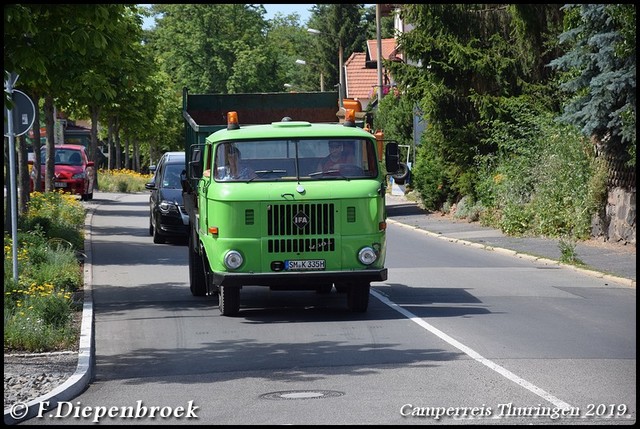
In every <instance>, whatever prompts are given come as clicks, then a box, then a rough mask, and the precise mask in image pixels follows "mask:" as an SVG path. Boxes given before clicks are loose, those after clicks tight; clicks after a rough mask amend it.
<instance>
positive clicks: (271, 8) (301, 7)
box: [262, 3, 313, 24]
mask: <svg viewBox="0 0 640 429" xmlns="http://www.w3.org/2000/svg"><path fill="white" fill-rule="evenodd" d="M262 5H263V6H264V8H265V9H266V10H267V14H266V15H265V18H266V19H272V18H273V17H274V16H275V14H276V13H278V12H281V13H282V14H283V15H289V14H292V13H294V12H295V13H297V14H298V15H300V23H301V24H305V23H306V22H307V21H308V20H309V18H310V17H311V10H310V9H311V7H312V6H313V4H265V3H263V4H262Z"/></svg>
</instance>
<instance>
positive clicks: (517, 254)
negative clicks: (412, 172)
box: [387, 219, 636, 288]
mask: <svg viewBox="0 0 640 429" xmlns="http://www.w3.org/2000/svg"><path fill="white" fill-rule="evenodd" d="M387 222H390V223H393V224H396V225H398V226H400V227H403V228H412V229H415V230H416V231H420V232H422V233H424V234H427V235H429V236H431V237H434V238H438V239H441V240H446V241H449V242H451V243H458V244H462V245H464V246H469V247H474V248H477V249H483V250H489V251H493V252H497V253H500V254H503V255H508V256H515V257H516V258H520V259H528V260H530V261H537V262H542V263H544V264H548V265H558V266H560V267H563V268H569V269H571V270H573V271H576V272H579V273H582V274H586V275H588V276H591V277H596V278H601V279H603V280H606V281H610V282H614V283H621V284H623V285H625V286H628V287H632V288H635V287H636V281H635V280H632V279H628V278H625V277H618V276H614V275H611V274H605V273H601V272H599V271H595V270H590V269H587V268H582V267H576V266H575V265H571V264H565V263H563V262H559V261H556V260H553V259H548V258H543V257H539V256H533V255H529V254H526V253H520V252H516V251H515V250H510V249H504V248H501V247H493V246H487V245H486V244H480V243H474V242H473V241H467V240H462V239H459V238H450V237H446V236H444V235H442V234H438V233H435V232H431V231H427V230H426V229H421V228H419V227H417V226H410V225H407V224H405V223H402V222H398V221H397V220H394V219H387Z"/></svg>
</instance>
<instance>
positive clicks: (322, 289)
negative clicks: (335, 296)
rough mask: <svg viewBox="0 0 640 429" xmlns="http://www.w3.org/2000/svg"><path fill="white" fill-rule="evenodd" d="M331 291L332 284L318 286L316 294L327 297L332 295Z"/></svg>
mask: <svg viewBox="0 0 640 429" xmlns="http://www.w3.org/2000/svg"><path fill="white" fill-rule="evenodd" d="M331 289H333V284H332V283H327V284H322V285H320V286H316V293H319V294H320V295H327V294H329V293H331Z"/></svg>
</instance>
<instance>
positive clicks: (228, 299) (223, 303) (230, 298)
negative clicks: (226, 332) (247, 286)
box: [218, 286, 240, 316]
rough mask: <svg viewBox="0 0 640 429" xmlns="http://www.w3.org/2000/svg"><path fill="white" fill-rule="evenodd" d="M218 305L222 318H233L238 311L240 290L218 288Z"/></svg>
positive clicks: (235, 288)
mask: <svg viewBox="0 0 640 429" xmlns="http://www.w3.org/2000/svg"><path fill="white" fill-rule="evenodd" d="M218 290H219V291H220V295H219V303H218V306H219V307H220V314H222V315H223V316H235V315H236V314H238V312H239V311H240V288H239V287H231V286H220V287H219V288H218Z"/></svg>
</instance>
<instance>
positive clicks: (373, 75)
mask: <svg viewBox="0 0 640 429" xmlns="http://www.w3.org/2000/svg"><path fill="white" fill-rule="evenodd" d="M381 42H382V57H383V58H386V59H393V58H400V55H397V52H396V50H395V48H396V44H395V39H382V40H381ZM367 49H368V51H369V52H368V55H367V53H364V52H354V53H353V54H351V56H350V57H349V59H347V61H346V62H345V63H344V66H345V86H346V97H347V98H357V99H358V100H360V101H361V103H362V107H363V108H365V107H366V105H367V104H368V103H369V99H370V98H371V96H372V95H373V91H374V89H375V88H376V87H377V86H378V69H377V66H374V67H372V68H367V67H366V62H367V58H370V59H371V60H370V61H371V62H373V64H376V61H377V58H378V55H377V41H376V40H368V41H367ZM382 73H383V76H384V75H385V70H384V68H383V70H382Z"/></svg>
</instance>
